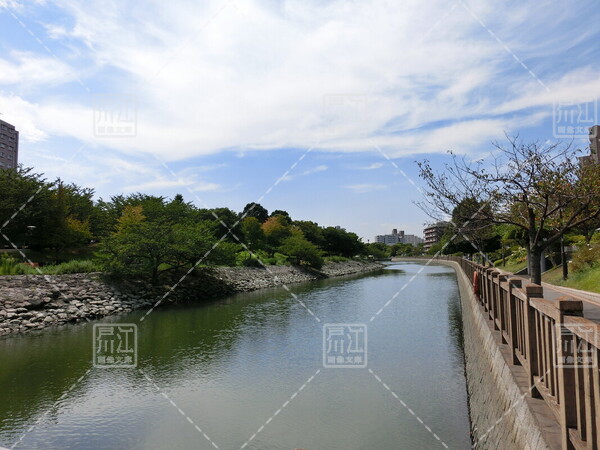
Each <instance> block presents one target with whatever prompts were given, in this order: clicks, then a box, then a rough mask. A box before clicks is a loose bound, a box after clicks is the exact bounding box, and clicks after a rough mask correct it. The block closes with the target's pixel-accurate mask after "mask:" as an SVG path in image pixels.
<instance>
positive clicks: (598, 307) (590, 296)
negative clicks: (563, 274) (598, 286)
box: [501, 271, 600, 323]
mask: <svg viewBox="0 0 600 450" xmlns="http://www.w3.org/2000/svg"><path fill="white" fill-rule="evenodd" d="M501 272H504V271H501ZM504 273H506V274H510V272H504ZM510 275H513V274H510ZM513 276H516V277H519V278H522V279H523V280H526V281H529V277H528V276H526V275H513ZM542 287H543V288H544V299H546V300H549V301H552V302H555V301H556V300H557V299H558V298H560V297H571V298H573V299H575V300H581V301H582V302H583V317H585V318H586V319H589V320H592V321H594V322H597V323H600V294H596V293H594V292H588V291H580V290H579V289H573V288H567V287H564V286H555V285H553V284H548V283H544V282H542Z"/></svg>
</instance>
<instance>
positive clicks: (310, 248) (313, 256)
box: [279, 230, 323, 269]
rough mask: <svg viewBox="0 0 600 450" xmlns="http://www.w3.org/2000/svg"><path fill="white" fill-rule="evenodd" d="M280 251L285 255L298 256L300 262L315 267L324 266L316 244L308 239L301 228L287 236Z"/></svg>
mask: <svg viewBox="0 0 600 450" xmlns="http://www.w3.org/2000/svg"><path fill="white" fill-rule="evenodd" d="M279 251H280V252H281V253H283V254H285V255H288V256H291V257H292V258H296V259H297V260H298V262H299V263H300V264H306V265H308V266H310V267H314V268H315V269H320V268H321V267H322V266H323V259H322V258H321V254H320V251H319V249H318V248H317V246H316V245H314V244H312V243H311V242H309V241H307V240H306V239H305V238H304V236H303V234H302V232H301V231H300V230H296V231H294V232H292V234H291V236H289V237H287V238H285V239H284V240H283V243H282V244H281V246H280V248H279Z"/></svg>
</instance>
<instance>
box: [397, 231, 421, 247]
mask: <svg viewBox="0 0 600 450" xmlns="http://www.w3.org/2000/svg"><path fill="white" fill-rule="evenodd" d="M423 242H425V240H424V239H423V238H422V237H419V236H417V235H416V234H405V235H404V239H402V243H403V244H410V245H412V246H414V247H416V246H417V245H419V244H422V243H423Z"/></svg>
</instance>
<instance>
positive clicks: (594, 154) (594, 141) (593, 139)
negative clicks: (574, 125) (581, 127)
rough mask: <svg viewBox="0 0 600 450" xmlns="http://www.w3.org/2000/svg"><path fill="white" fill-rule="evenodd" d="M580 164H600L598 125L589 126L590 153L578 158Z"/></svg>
mask: <svg viewBox="0 0 600 450" xmlns="http://www.w3.org/2000/svg"><path fill="white" fill-rule="evenodd" d="M579 161H580V163H581V164H589V163H596V164H600V125H594V126H593V127H590V154H589V155H587V156H581V157H580V158H579Z"/></svg>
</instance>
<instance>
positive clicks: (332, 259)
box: [325, 255, 348, 262]
mask: <svg viewBox="0 0 600 450" xmlns="http://www.w3.org/2000/svg"><path fill="white" fill-rule="evenodd" d="M325 261H327V262H344V261H348V258H346V257H345V256H335V255H334V256H327V257H325Z"/></svg>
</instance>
